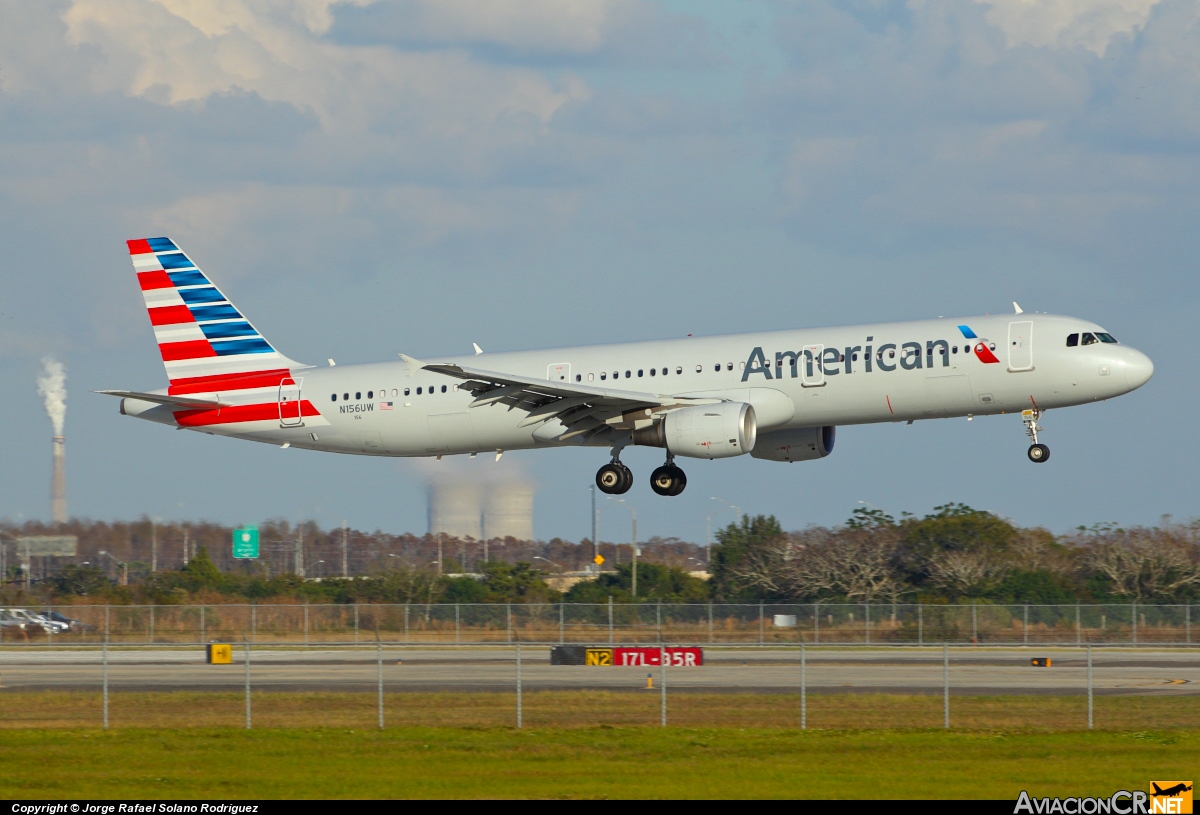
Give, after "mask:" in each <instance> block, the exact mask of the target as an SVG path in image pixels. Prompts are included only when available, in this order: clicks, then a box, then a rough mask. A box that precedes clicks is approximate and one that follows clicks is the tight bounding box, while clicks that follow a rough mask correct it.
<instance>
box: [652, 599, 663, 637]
mask: <svg viewBox="0 0 1200 815" xmlns="http://www.w3.org/2000/svg"><path fill="white" fill-rule="evenodd" d="M654 633H655V635H656V636H657V637H658V641H659V642H662V641H663V635H662V600H659V601H658V605H656V606H655V607H654Z"/></svg>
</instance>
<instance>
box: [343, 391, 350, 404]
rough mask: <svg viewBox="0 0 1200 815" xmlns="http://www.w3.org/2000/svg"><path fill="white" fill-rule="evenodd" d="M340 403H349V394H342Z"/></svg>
mask: <svg viewBox="0 0 1200 815" xmlns="http://www.w3.org/2000/svg"><path fill="white" fill-rule="evenodd" d="M342 401H343V402H349V401H350V394H348V393H343V394H342Z"/></svg>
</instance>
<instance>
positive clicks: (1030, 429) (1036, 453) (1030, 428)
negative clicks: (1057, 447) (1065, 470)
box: [1021, 407, 1050, 464]
mask: <svg viewBox="0 0 1200 815" xmlns="http://www.w3.org/2000/svg"><path fill="white" fill-rule="evenodd" d="M1040 418H1042V410H1041V409H1039V408H1036V407H1035V408H1034V409H1033V410H1022V411H1021V421H1022V422H1023V423H1024V424H1025V435H1027V436H1029V440H1030V441H1031V442H1033V444H1031V445H1029V453H1028V456H1029V460H1030V461H1032V462H1033V463H1034V464H1041V463H1042V462H1044V461H1047V460H1049V458H1050V448H1049V447H1047V446H1046V445H1044V444H1041V443H1040V442H1038V433H1039V432H1040V431H1041V429H1042V428H1041V427H1039V426H1038V419H1040Z"/></svg>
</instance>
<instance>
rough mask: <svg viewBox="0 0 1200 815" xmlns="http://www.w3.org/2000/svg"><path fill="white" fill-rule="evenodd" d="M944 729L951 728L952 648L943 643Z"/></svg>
mask: <svg viewBox="0 0 1200 815" xmlns="http://www.w3.org/2000/svg"><path fill="white" fill-rule="evenodd" d="M942 727H944V728H946V729H949V728H950V646H948V645H946V643H944V642H943V643H942Z"/></svg>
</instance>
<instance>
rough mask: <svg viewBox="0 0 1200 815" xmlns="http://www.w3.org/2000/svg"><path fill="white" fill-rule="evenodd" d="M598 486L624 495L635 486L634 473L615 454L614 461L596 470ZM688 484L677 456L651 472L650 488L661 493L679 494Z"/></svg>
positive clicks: (668, 459) (604, 490)
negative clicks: (678, 463) (676, 461)
mask: <svg viewBox="0 0 1200 815" xmlns="http://www.w3.org/2000/svg"><path fill="white" fill-rule="evenodd" d="M596 486H597V487H599V488H600V492H603V493H607V494H608V495H624V494H625V493H627V492H629V488H630V487H632V486H633V473H632V472H631V471H630V469H629V468H628V467H626V466H625V465H624V464H622V463H621V460H620V459H619V458H618V457H617V456H616V455H614V456H613V459H612V461H610V462H609V463H608V464H605V465H604V466H603V467H601V468H600V469H599V470H597V471H596ZM686 486H687V476H686V475H684V473H683V470H681V469H679V468H678V467H676V466H675V457H674V456H667V463H666V464H664V465H663V466H661V467H659V468H657V469H656V470H655V471H654V472H652V473H651V474H650V488H651V489H652V490H654V491H655V492H656V493H658V494H659V495H679V493H681V492H683V489H684V487H686Z"/></svg>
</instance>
